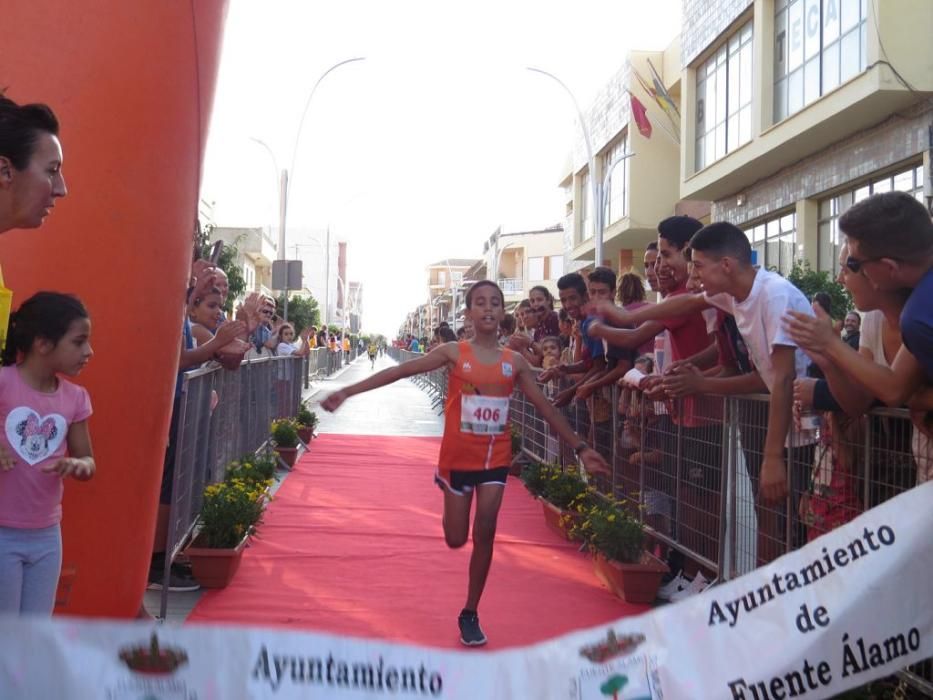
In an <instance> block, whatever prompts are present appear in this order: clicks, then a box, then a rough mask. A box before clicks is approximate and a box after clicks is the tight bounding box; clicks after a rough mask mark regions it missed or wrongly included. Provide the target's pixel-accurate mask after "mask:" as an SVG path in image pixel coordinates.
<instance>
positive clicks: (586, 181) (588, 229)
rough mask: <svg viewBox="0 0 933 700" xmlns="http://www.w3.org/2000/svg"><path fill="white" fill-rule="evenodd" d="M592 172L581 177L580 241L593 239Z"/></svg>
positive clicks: (587, 172)
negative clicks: (591, 216)
mask: <svg viewBox="0 0 933 700" xmlns="http://www.w3.org/2000/svg"><path fill="white" fill-rule="evenodd" d="M590 208H591V207H590V171H589V170H587V171H586V172H584V173H583V174H582V175H581V176H580V241H581V242H582V241H585V240H587V239H588V238H592V237H593V227H592V226H591V225H590Z"/></svg>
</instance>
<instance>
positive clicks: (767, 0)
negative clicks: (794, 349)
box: [680, 0, 933, 274]
mask: <svg viewBox="0 0 933 700" xmlns="http://www.w3.org/2000/svg"><path fill="white" fill-rule="evenodd" d="M931 29H933V2H928V0H730V1H729V2H709V1H700V0H685V2H684V26H683V37H682V44H683V58H682V63H683V74H682V78H681V81H682V85H683V100H682V102H683V105H684V109H683V113H684V120H683V128H682V135H681V136H682V142H683V144H684V147H683V148H682V149H681V183H680V194H681V196H682V197H684V198H690V199H708V200H711V201H712V218H713V219H714V220H724V221H730V222H732V223H735V224H736V225H738V226H740V227H741V228H742V229H743V230H745V231H746V232H747V233H748V236H749V239H750V240H751V242H752V246H753V249H754V250H755V252H756V260H757V262H758V264H760V265H763V266H765V267H768V268H775V269H777V270H779V271H780V272H782V273H784V274H786V273H788V272H789V271H790V269H791V268H792V266H793V264H794V263H795V262H797V261H807V262H808V263H809V264H810V265H811V266H812V267H813V268H816V269H820V270H825V271H827V272H830V273H835V272H836V271H838V262H837V257H838V246H839V232H838V228H837V225H836V222H837V220H838V218H839V216H840V215H841V214H842V213H843V212H845V210H846V209H848V207H850V206H851V205H852V204H853V203H854V202H857V201H859V200H860V199H863V198H865V197H867V196H869V195H870V194H873V193H875V192H885V191H889V190H893V189H897V190H904V191H907V192H910V193H911V194H913V195H914V196H916V197H917V198H918V199H919V200H921V201H923V202H924V203H926V204H927V205H929V198H930V196H931V195H933V189H931V187H930V148H931V143H933V141H931V139H933V102H931V97H933V44H931V42H930V41H929V36H930V30H931Z"/></svg>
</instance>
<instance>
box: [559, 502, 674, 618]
mask: <svg viewBox="0 0 933 700" xmlns="http://www.w3.org/2000/svg"><path fill="white" fill-rule="evenodd" d="M581 516H582V517H581V519H580V520H579V521H577V522H576V523H574V524H573V527H572V528H571V533H572V534H573V535H575V536H578V537H580V538H581V539H582V540H583V541H584V543H585V544H586V546H587V548H588V549H589V550H590V552H591V553H592V554H593V570H594V571H595V573H596V576H597V578H599V579H600V580H601V581H602V582H603V583H604V584H605V586H606V587H607V588H608V589H609V590H610V591H612V592H613V593H615V594H616V595H617V596H619V597H620V598H622V599H623V600H625V601H626V602H627V603H642V604H647V603H651V602H652V601H653V600H654V599H655V596H656V595H657V592H658V588H659V587H660V585H661V578H662V577H663V576H664V574H666V573H667V571H668V569H667V565H665V564H664V563H663V562H662V561H660V560H659V559H657V558H655V557H654V556H652V555H651V554H649V553H648V552H646V551H645V550H644V530H643V528H642V525H641V523H640V522H638V520H636V519H635V518H633V517H632V516H631V515H629V514H628V513H627V512H626V510H625V509H624V507H622V505H621V504H619V503H618V502H616V501H612V500H611V499H609V498H599V499H594V500H593V501H592V502H590V503H589V504H588V505H586V506H584V507H582V508H581Z"/></svg>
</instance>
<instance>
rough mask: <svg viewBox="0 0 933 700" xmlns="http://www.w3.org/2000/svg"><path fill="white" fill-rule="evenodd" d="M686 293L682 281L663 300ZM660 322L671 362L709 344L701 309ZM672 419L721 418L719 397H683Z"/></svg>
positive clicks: (688, 423) (686, 423)
mask: <svg viewBox="0 0 933 700" xmlns="http://www.w3.org/2000/svg"><path fill="white" fill-rule="evenodd" d="M689 293H690V292H688V291H687V288H686V284H684V285H682V286H680V287H678V288H677V289H675V290H674V291H672V292H671V293H670V294H668V295H667V296H666V297H665V299H670V298H672V297H676V296H680V295H681V294H689ZM661 323H662V324H664V327H665V328H666V329H667V330H668V331H670V339H671V357H670V361H671V362H677V361H678V360H686V359H687V358H688V357H692V356H693V355H695V354H697V353H698V352H701V351H703V350H705V349H706V348H708V347H709V345H710V338H709V333H708V332H707V329H706V319H705V318H703V313H702V312H701V311H696V312H694V313H689V314H683V315H681V316H673V317H671V318H667V319H664V320H662V321H661ZM673 418H674V423H676V424H677V425H682V426H683V427H685V428H696V427H699V426H701V425H707V424H709V423H710V422H712V420H713V419H720V418H722V400H721V399H706V398H703V397H698V396H687V397H684V399H683V400H682V402H681V408H680V411H679V412H677V411H675V414H674V416H673Z"/></svg>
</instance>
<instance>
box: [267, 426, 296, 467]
mask: <svg viewBox="0 0 933 700" xmlns="http://www.w3.org/2000/svg"><path fill="white" fill-rule="evenodd" d="M298 427H299V426H298V422H297V421H295V420H294V419H292V418H280V419H279V420H274V421H272V435H271V437H272V442H273V444H274V445H275V451H276V452H278V454H279V457H280V458H281V460H282V461H283V462H285V464H287V465H288V466H289V467H293V466H295V460H296V459H297V458H298V442H299V439H298Z"/></svg>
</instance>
